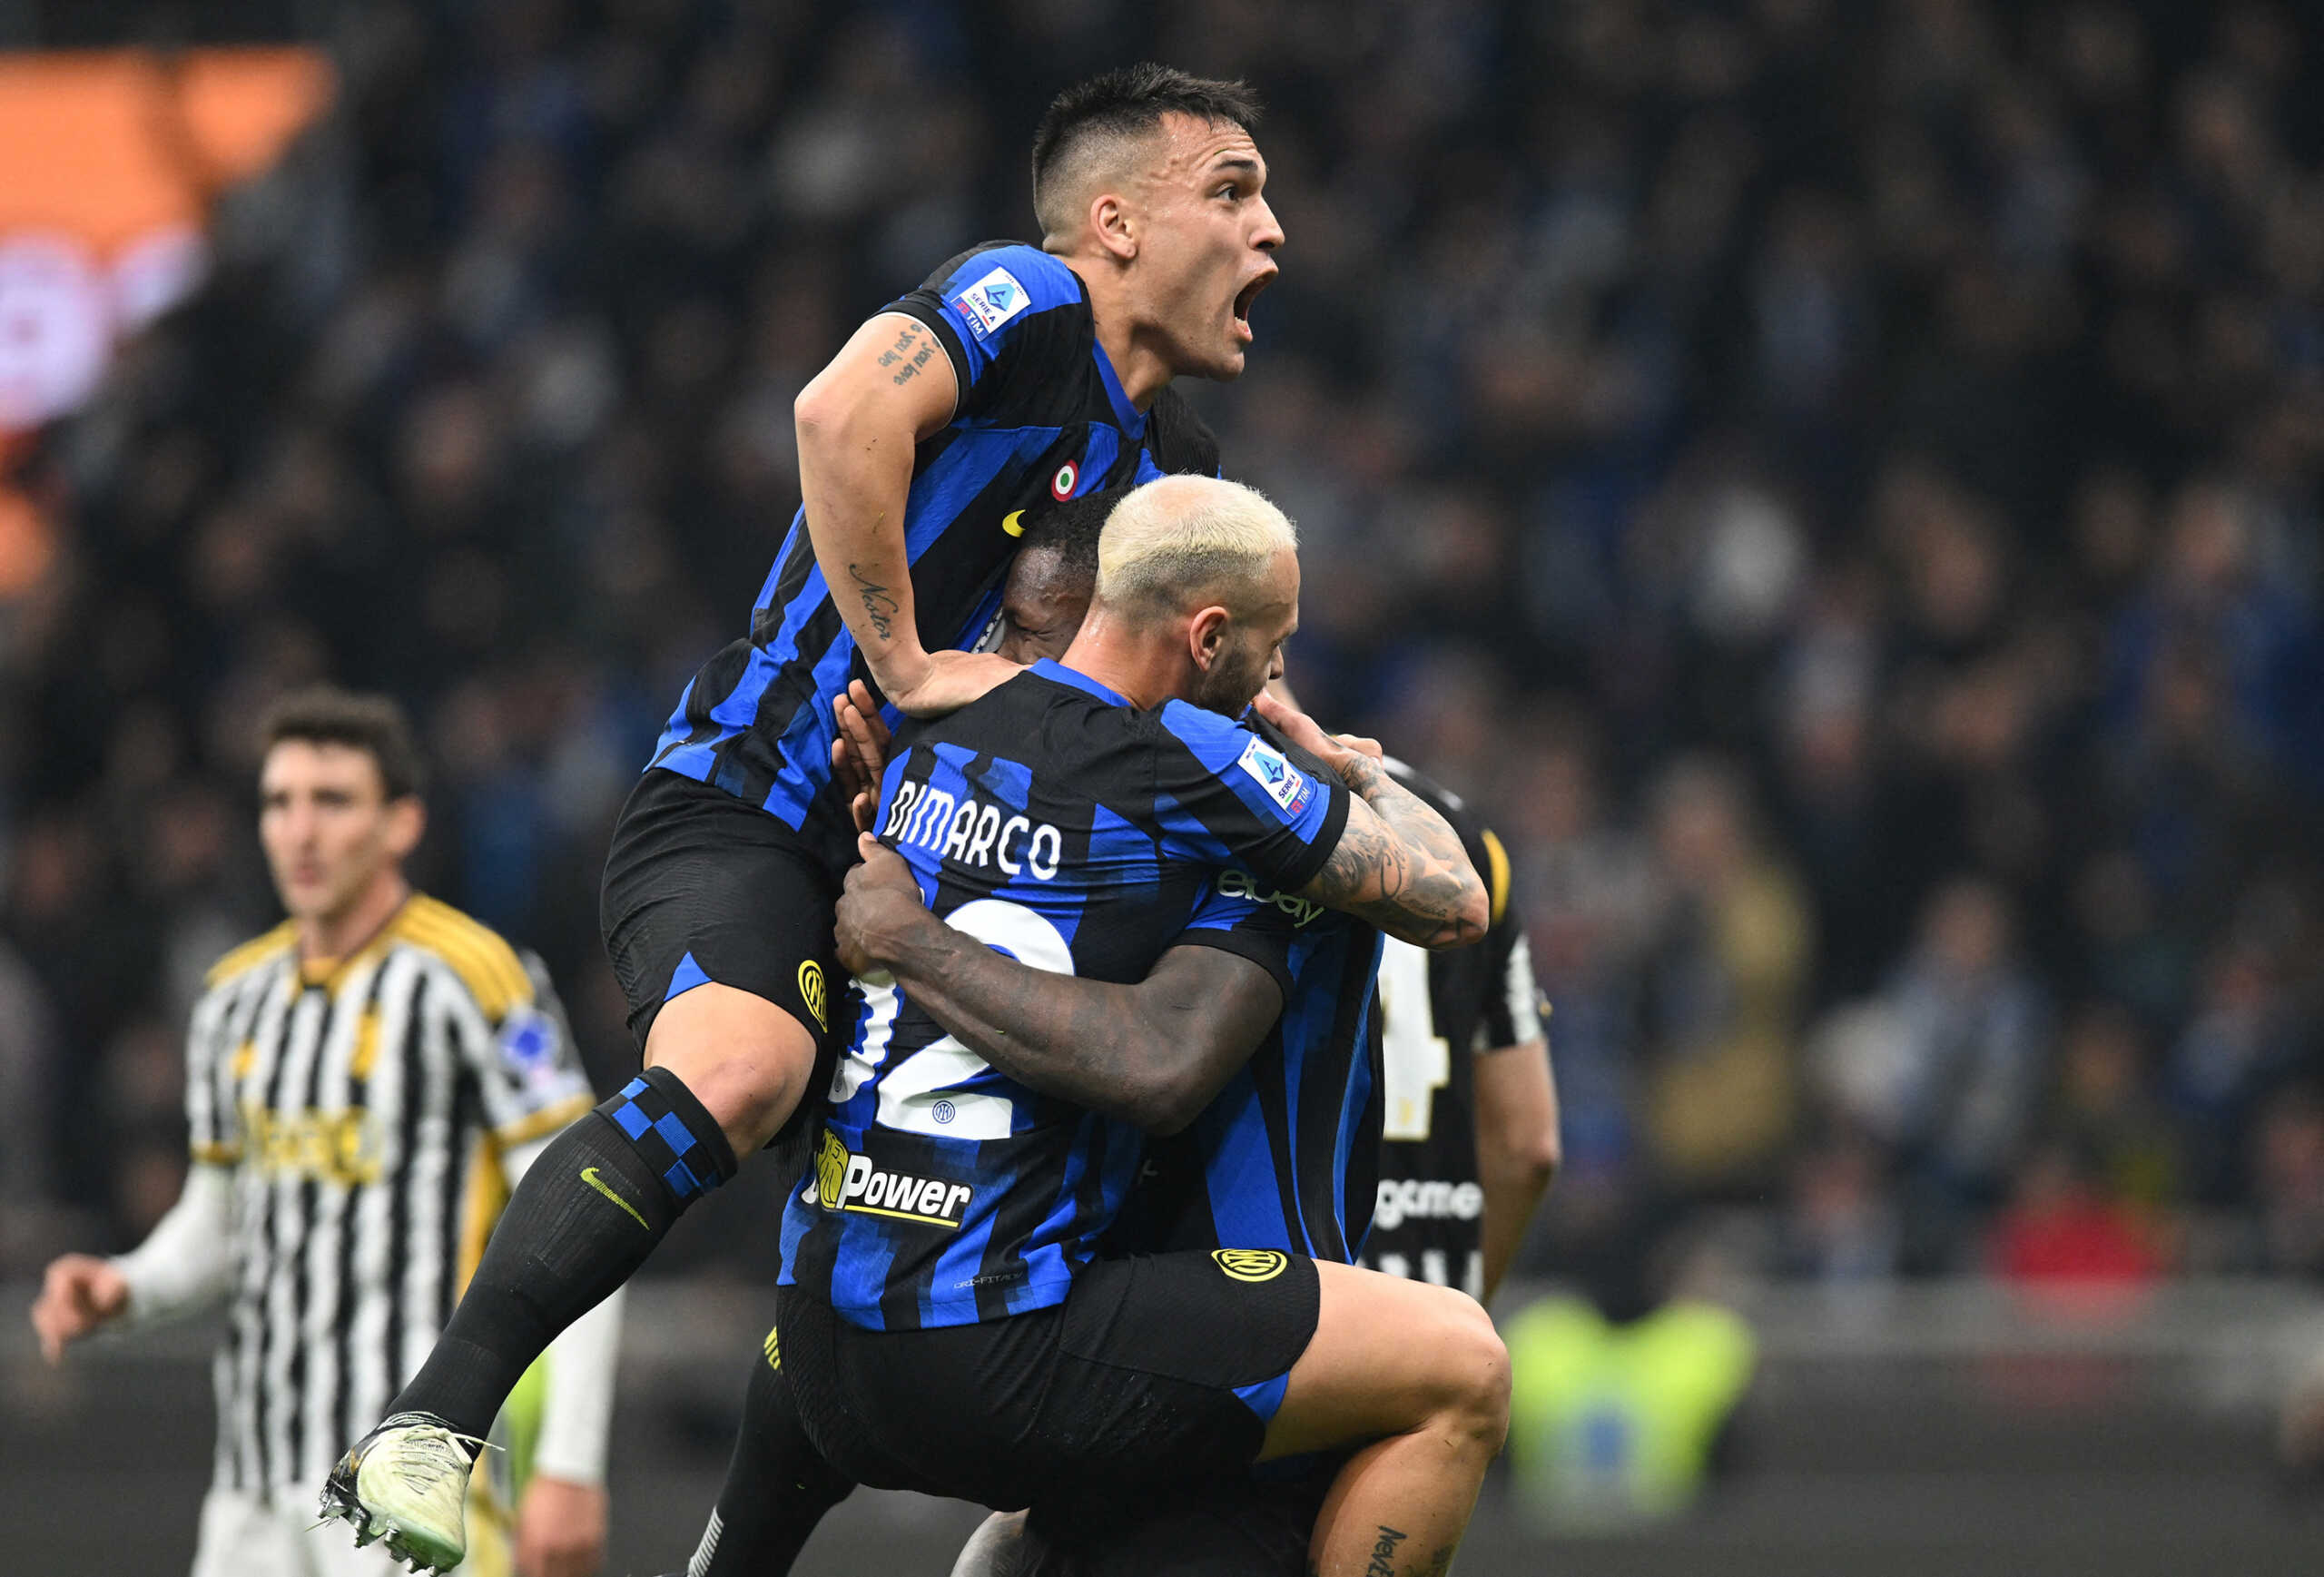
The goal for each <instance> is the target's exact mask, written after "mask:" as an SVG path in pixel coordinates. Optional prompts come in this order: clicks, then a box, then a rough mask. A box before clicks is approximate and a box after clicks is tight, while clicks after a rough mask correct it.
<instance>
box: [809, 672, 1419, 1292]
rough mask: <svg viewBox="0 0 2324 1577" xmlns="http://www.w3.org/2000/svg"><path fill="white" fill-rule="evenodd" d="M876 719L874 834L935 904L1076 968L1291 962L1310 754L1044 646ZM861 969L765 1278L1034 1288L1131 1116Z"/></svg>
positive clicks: (1133, 1150)
mask: <svg viewBox="0 0 2324 1577" xmlns="http://www.w3.org/2000/svg"><path fill="white" fill-rule="evenodd" d="M899 744H900V749H899V751H898V754H897V755H896V757H895V759H894V761H893V762H892V763H891V765H890V766H889V769H888V772H887V774H886V776H885V779H884V781H883V783H882V784H881V833H880V837H881V841H882V842H883V843H887V844H888V845H889V846H890V847H891V848H893V849H895V850H896V851H897V853H900V854H901V855H902V856H903V858H904V859H905V861H906V862H908V863H909V864H910V865H911V869H912V871H913V872H914V874H915V875H916V876H917V877H918V878H919V881H920V886H921V895H922V897H923V898H924V899H925V900H926V902H927V903H928V905H929V907H930V909H931V911H933V912H935V913H936V914H938V915H940V917H942V918H943V920H944V921H945V922H946V923H948V924H950V925H953V926H956V927H958V928H959V929H960V930H962V931H967V932H968V933H969V934H970V935H972V936H974V937H976V938H977V939H978V940H980V941H984V942H986V943H988V944H989V945H990V946H993V947H996V948H999V949H1000V950H1001V951H1004V952H1007V953H1009V955H1011V956H1012V957H1014V958H1016V959H1017V960H1018V961H1020V962H1022V963H1025V964H1028V965H1030V966H1032V967H1034V968H1037V969H1046V970H1054V971H1059V972H1062V973H1069V974H1074V975H1078V976H1082V977H1086V978H1089V979H1095V980H1104V981H1137V980H1142V979H1144V978H1145V976H1146V975H1147V973H1148V972H1149V971H1151V970H1152V968H1153V967H1154V964H1155V962H1156V961H1157V960H1159V959H1160V958H1161V956H1162V954H1163V953H1164V952H1165V951H1168V950H1169V949H1170V948H1172V947H1175V946H1179V945H1183V944H1189V943H1191V944H1200V945H1207V946H1214V947H1221V948H1225V949H1227V950H1229V951H1236V952H1238V953H1241V954H1243V955H1244V956H1246V957H1249V958H1252V959H1254V960H1256V961H1258V962H1259V963H1261V964H1262V965H1263V966H1264V967H1265V968H1267V969H1269V970H1271V971H1274V972H1275V974H1276V976H1277V978H1278V979H1283V980H1286V981H1287V980H1290V979H1292V978H1293V960H1294V959H1295V957H1296V956H1297V954H1298V952H1299V951H1300V949H1301V938H1300V934H1299V932H1300V926H1299V925H1298V924H1297V923H1296V922H1297V921H1298V919H1299V917H1300V915H1302V914H1304V913H1306V912H1309V911H1312V910H1313V909H1314V907H1315V906H1314V905H1312V904H1308V903H1306V902H1305V901H1304V900H1299V899H1295V898H1294V899H1282V900H1278V899H1277V898H1276V897H1275V894H1276V893H1294V892H1297V891H1298V890H1299V889H1300V888H1302V887H1304V886H1305V885H1306V884H1307V883H1308V882H1310V881H1312V880H1313V879H1314V877H1315V873H1316V872H1318V871H1319V870H1321V869H1322V867H1323V864H1324V860H1325V859H1326V858H1327V857H1328V856H1329V855H1330V853H1331V851H1332V849H1333V848H1334V845H1335V844H1336V843H1338V841H1339V837H1340V833H1341V830H1342V828H1343V827H1344V825H1345V824H1346V819H1347V808H1348V803H1347V791H1346V790H1345V789H1344V787H1343V786H1342V785H1341V784H1340V783H1339V781H1338V780H1337V779H1336V778H1335V777H1334V776H1333V775H1332V774H1330V773H1329V772H1327V771H1325V770H1324V769H1323V768H1322V767H1321V766H1320V765H1318V764H1315V762H1314V761H1313V760H1312V758H1305V757H1302V756H1299V755H1298V754H1296V753H1295V752H1288V751H1286V750H1285V749H1279V748H1277V747H1276V746H1275V745H1274V744H1269V743H1267V742H1266V741H1265V740H1262V739H1261V738H1260V737H1259V735H1258V734H1256V733H1255V732H1254V731H1252V730H1251V729H1250V728H1246V727H1245V726H1244V725H1242V724H1237V723H1235V722H1233V721H1231V720H1230V719H1227V718H1226V717H1222V716H1219V715H1216V714H1214V713H1209V712H1205V711H1202V710H1200V709H1198V708H1196V707H1193V706H1189V705H1186V704H1185V703H1183V702H1177V701H1173V702H1170V703H1168V704H1167V705H1164V706H1161V707H1159V708H1157V709H1155V710H1152V711H1140V710H1137V709H1135V708H1132V707H1131V706H1129V705H1128V704H1127V703H1126V702H1125V701H1124V700H1123V698H1122V697H1121V696H1119V695H1116V694H1115V693H1114V692H1112V691H1111V690H1109V689H1108V688H1106V687H1105V686H1104V685H1100V684H1098V683H1097V682H1096V681H1095V680H1092V679H1090V678H1088V677H1087V676H1086V675H1081V674H1078V673H1076V672H1074V671H1073V670H1071V669H1068V668H1066V667H1063V666H1061V665H1058V664H1056V663H1050V662H1042V663H1038V664H1036V665H1034V666H1033V667H1032V668H1031V669H1030V670H1029V671H1028V672H1027V673H1026V674H1025V675H1022V676H1020V677H1019V678H1016V679H1012V680H1010V681H1009V683H1008V684H1006V685H1001V686H1000V688H998V689H996V690H994V691H992V692H991V693H990V695H987V696H985V697H984V698H983V699H982V700H980V701H979V702H977V703H975V704H974V705H970V706H967V707H964V708H962V709H961V710H960V711H959V712H957V713H955V714H953V715H951V716H950V717H947V718H943V719H941V720H940V721H938V722H935V723H933V724H930V725H928V726H927V727H925V728H923V729H920V730H918V731H917V732H916V733H914V734H911V735H908V736H907V738H906V739H905V740H900V742H899ZM1311 929H1312V928H1311ZM1374 1129H1375V1134H1376V1124H1375V1125H1374ZM816 1145H817V1148H816V1151H815V1156H814V1167H813V1175H812V1178H810V1179H809V1180H808V1183H807V1186H806V1188H804V1190H803V1192H802V1193H800V1194H799V1195H797V1196H796V1197H795V1198H793V1200H792V1201H791V1203H790V1205H789V1207H788V1208H787V1209H786V1211H785V1213H784V1217H783V1282H784V1283H785V1284H786V1285H792V1286H801V1287H804V1288H807V1289H809V1290H811V1291H812V1292H815V1293H819V1294H822V1295H824V1296H828V1297H829V1298H830V1300H831V1303H832V1306H833V1307H834V1308H835V1309H837V1310H838V1311H839V1312H840V1313H841V1314H842V1316H845V1317H846V1318H848V1319H851V1320H852V1321H854V1322H855V1323H856V1324H858V1325H862V1326H868V1327H871V1328H873V1329H891V1330H892V1329H906V1328H911V1327H913V1326H945V1325H965V1324H969V1323H972V1322H974V1321H978V1320H985V1319H994V1318H1000V1317H1002V1316H1008V1315H1011V1314H1017V1313H1021V1312H1023V1311H1025V1310H1029V1309H1036V1308H1041V1307H1045V1306H1049V1305H1050V1304H1054V1303H1056V1302H1058V1301H1059V1300H1060V1299H1062V1298H1063V1297H1064V1296H1065V1295H1066V1291H1067V1289H1068V1286H1069V1285H1070V1283H1071V1280H1072V1277H1073V1274H1074V1272H1075V1271H1076V1270H1077V1269H1078V1268H1079V1267H1080V1266H1081V1265H1082V1264H1083V1263H1084V1262H1085V1261H1086V1260H1087V1259H1088V1257H1089V1256H1090V1253H1091V1252H1092V1250H1093V1248H1094V1247H1095V1245H1096V1242H1097V1239H1098V1237H1099V1236H1100V1235H1101V1234H1102V1233H1103V1232H1104V1231H1105V1230H1106V1228H1107V1227H1108V1226H1110V1225H1111V1223H1112V1221H1113V1218H1114V1216H1115V1213H1116V1211H1117V1210H1118V1208H1119V1207H1120V1205H1121V1202H1122V1198H1123V1197H1124V1195H1125V1194H1126V1193H1127V1192H1128V1188H1129V1186H1130V1184H1131V1182H1132V1180H1133V1179H1134V1178H1136V1176H1137V1170H1138V1166H1139V1163H1140V1160H1141V1159H1142V1158H1143V1156H1144V1154H1145V1149H1146V1144H1145V1138H1144V1136H1143V1135H1142V1134H1140V1133H1139V1132H1138V1131H1137V1129H1134V1128H1132V1127H1130V1126H1129V1125H1128V1124H1127V1123H1123V1122H1118V1121H1115V1120H1113V1119H1107V1118H1104V1117H1100V1116H1098V1114H1096V1113H1094V1112H1091V1111H1089V1110H1088V1109H1084V1108H1081V1107H1078V1106H1075V1105H1073V1104H1071V1103H1069V1102H1067V1101H1063V1100H1059V1099H1053V1098H1050V1097H1048V1096H1043V1095H1039V1094H1037V1093H1035V1092H1034V1091H1032V1090H1030V1089H1027V1088H1025V1087H1024V1086H1023V1085H1020V1084H1019V1083H1017V1082H1016V1081H1015V1080H1013V1079H1009V1078H1007V1077H1005V1076H1004V1075H1002V1074H1001V1073H1000V1072H999V1071H997V1070H996V1069H992V1068H990V1066H988V1065H987V1064H986V1063H985V1062H984V1061H983V1060H981V1059H980V1058H979V1057H978V1056H977V1055H976V1054H975V1052H974V1051H972V1050H970V1049H969V1048H968V1047H967V1046H965V1045H963V1044H962V1043H961V1042H960V1040H957V1039H955V1038H953V1037H952V1036H950V1035H949V1034H947V1033H946V1032H945V1031H944V1030H943V1029H942V1027H941V1026H940V1025H939V1024H937V1023H936V1022H935V1021H934V1020H931V1019H930V1018H929V1017H928V1016H927V1015H926V1014H925V1013H923V1012H921V1011H920V1010H918V1009H917V1008H915V1007H914V1006H913V1004H912V1003H911V1000H909V998H908V997H907V995H906V994H905V993H904V992H903V991H901V990H900V989H898V988H897V987H895V986H893V985H881V984H872V983H862V1005H861V1007H860V1009H859V1010H858V1012H857V1015H856V1020H855V1027H854V1031H853V1035H852V1041H851V1045H850V1047H849V1050H848V1051H847V1052H846V1054H845V1055H844V1056H843V1057H842V1059H841V1061H840V1066H839V1069H838V1070H837V1072H836V1073H835V1075H834V1076H833V1079H832V1089H831V1092H830V1109H829V1112H828V1115H827V1117H826V1119H825V1123H824V1130H823V1132H822V1135H821V1136H820V1137H819V1138H818V1139H817V1141H816Z"/></svg>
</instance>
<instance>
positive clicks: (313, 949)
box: [299, 871, 411, 964]
mask: <svg viewBox="0 0 2324 1577" xmlns="http://www.w3.org/2000/svg"><path fill="white" fill-rule="evenodd" d="M410 896H411V883H410V882H407V881H405V880H404V877H403V872H401V871H386V872H381V873H380V874H379V877H378V878H376V879H375V880H373V881H372V882H371V883H370V885H369V886H367V887H366V888H364V889H363V891H362V892H361V893H360V894H359V896H358V897H357V898H356V900H355V902H352V903H350V904H349V905H348V906H347V907H346V908H345V909H343V910H341V911H340V912H337V913H336V914H310V915H301V916H300V918H299V961H300V963H302V964H304V963H324V962H330V961H336V960H339V959H343V958H345V957H347V956H348V955H349V954H350V953H352V952H354V951H356V950H357V949H359V948H360V947H361V946H362V945H363V944H364V943H365V942H367V941H370V940H371V939H372V938H373V937H375V936H377V935H379V931H380V930H381V929H382V928H383V927H385V926H386V924H387V923H388V922H389V921H390V920H393V919H394V918H395V917H396V911H398V910H399V909H401V908H402V907H403V906H404V901H405V900H406V899H408V898H409V897H410Z"/></svg>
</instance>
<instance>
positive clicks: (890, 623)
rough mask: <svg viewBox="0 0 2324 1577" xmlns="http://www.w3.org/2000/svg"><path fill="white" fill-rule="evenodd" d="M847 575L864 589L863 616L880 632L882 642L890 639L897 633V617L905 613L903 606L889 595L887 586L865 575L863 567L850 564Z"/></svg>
mask: <svg viewBox="0 0 2324 1577" xmlns="http://www.w3.org/2000/svg"><path fill="white" fill-rule="evenodd" d="M847 573H848V574H849V575H851V576H852V577H854V579H855V584H856V585H857V586H860V587H861V588H862V594H863V616H864V617H865V618H868V619H870V620H871V621H872V628H873V629H875V630H877V631H879V632H880V638H881V640H883V641H884V640H887V639H889V638H890V637H891V636H893V635H894V633H895V618H896V615H898V614H899V613H901V612H902V611H903V605H902V604H901V603H900V602H898V601H897V600H896V599H895V598H894V597H892V596H889V595H888V588H887V587H886V586H882V585H881V584H880V583H879V582H878V581H876V580H873V579H872V577H870V576H868V575H866V574H864V573H863V567H862V565H860V564H854V563H850V564H849V565H848V567H847Z"/></svg>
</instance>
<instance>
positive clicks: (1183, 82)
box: [1033, 60, 1260, 228]
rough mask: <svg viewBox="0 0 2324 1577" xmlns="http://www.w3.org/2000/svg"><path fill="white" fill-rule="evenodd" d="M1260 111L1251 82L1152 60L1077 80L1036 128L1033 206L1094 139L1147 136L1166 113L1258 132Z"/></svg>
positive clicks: (1038, 207) (1036, 208)
mask: <svg viewBox="0 0 2324 1577" xmlns="http://www.w3.org/2000/svg"><path fill="white" fill-rule="evenodd" d="M1259 113H1260V110H1259V95H1258V94H1257V93H1256V92H1255V91H1253V89H1252V88H1251V86H1250V84H1247V83H1241V82H1217V81H1214V80H1213V79H1211V78H1209V77H1200V76H1195V75H1193V74H1190V73H1187V72H1183V71H1180V70H1178V69H1177V67H1175V66H1167V65H1157V64H1154V63H1153V62H1152V61H1150V60H1149V61H1140V62H1139V63H1138V64H1136V65H1125V66H1121V67H1119V68H1118V69H1116V70H1113V71H1108V72H1103V73H1100V74H1098V75H1097V76H1093V77H1091V78H1089V79H1088V81H1086V82H1078V83H1076V84H1073V85H1072V86H1071V87H1069V88H1068V89H1066V90H1065V91H1064V92H1063V93H1061V94H1058V95H1057V97H1055V98H1054V99H1051V100H1050V101H1049V108H1048V109H1047V110H1046V111H1044V112H1043V113H1042V115H1041V122H1040V124H1039V125H1038V126H1036V127H1035V128H1034V130H1033V210H1034V212H1036V213H1037V214H1038V213H1039V212H1040V210H1041V207H1042V203H1041V191H1042V188H1043V187H1044V186H1045V185H1046V184H1047V183H1048V181H1049V177H1050V176H1051V175H1052V174H1054V173H1055V172H1057V169H1058V167H1059V165H1060V164H1061V163H1064V161H1065V160H1066V158H1067V157H1068V155H1069V154H1071V153H1073V151H1074V150H1075V149H1077V148H1078V147H1080V146H1082V145H1083V144H1084V143H1087V142H1088V141H1090V140H1091V139H1093V138H1097V137H1136V136H1143V135H1145V134H1146V133H1148V132H1151V131H1153V130H1154V129H1155V128H1156V127H1157V126H1159V125H1161V123H1162V117H1163V116H1164V115H1167V114H1180V115H1191V116H1193V117H1194V118H1195V119H1196V120H1198V121H1202V122H1206V123H1216V122H1218V121H1225V122H1227V123H1230V124H1232V125H1237V126H1240V127H1242V128H1243V129H1244V130H1245V131H1246V132H1256V131H1257V130H1258V126H1259ZM1043 224H1044V227H1045V228H1046V226H1047V221H1046V219H1044V221H1043Z"/></svg>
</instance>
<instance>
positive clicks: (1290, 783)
mask: <svg viewBox="0 0 2324 1577" xmlns="http://www.w3.org/2000/svg"><path fill="white" fill-rule="evenodd" d="M1236 765H1237V766H1239V767H1241V768H1242V769H1243V770H1244V771H1245V772H1247V773H1249V774H1251V775H1252V776H1253V777H1254V778H1256V779H1257V780H1258V784H1259V786H1260V787H1261V788H1263V789H1265V790H1266V791H1267V798H1269V799H1271V800H1273V801H1274V802H1275V803H1277V804H1279V805H1281V806H1282V807H1283V811H1284V813H1285V815H1290V816H1295V815H1297V814H1298V813H1300V812H1302V811H1304V810H1305V809H1306V808H1307V803H1308V802H1309V801H1310V800H1312V799H1314V798H1315V784H1312V783H1310V782H1308V780H1307V776H1306V774H1305V773H1303V772H1301V771H1300V770H1299V769H1298V768H1297V767H1295V766H1294V765H1292V764H1291V763H1289V762H1288V761H1285V759H1284V758H1283V755H1282V754H1281V753H1280V752H1278V751H1275V750H1272V749H1269V748H1268V746H1267V744H1266V743H1265V741H1264V740H1258V739H1254V740H1253V741H1251V743H1250V744H1246V745H1245V746H1244V747H1243V759H1242V760H1240V761H1238V762H1236Z"/></svg>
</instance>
